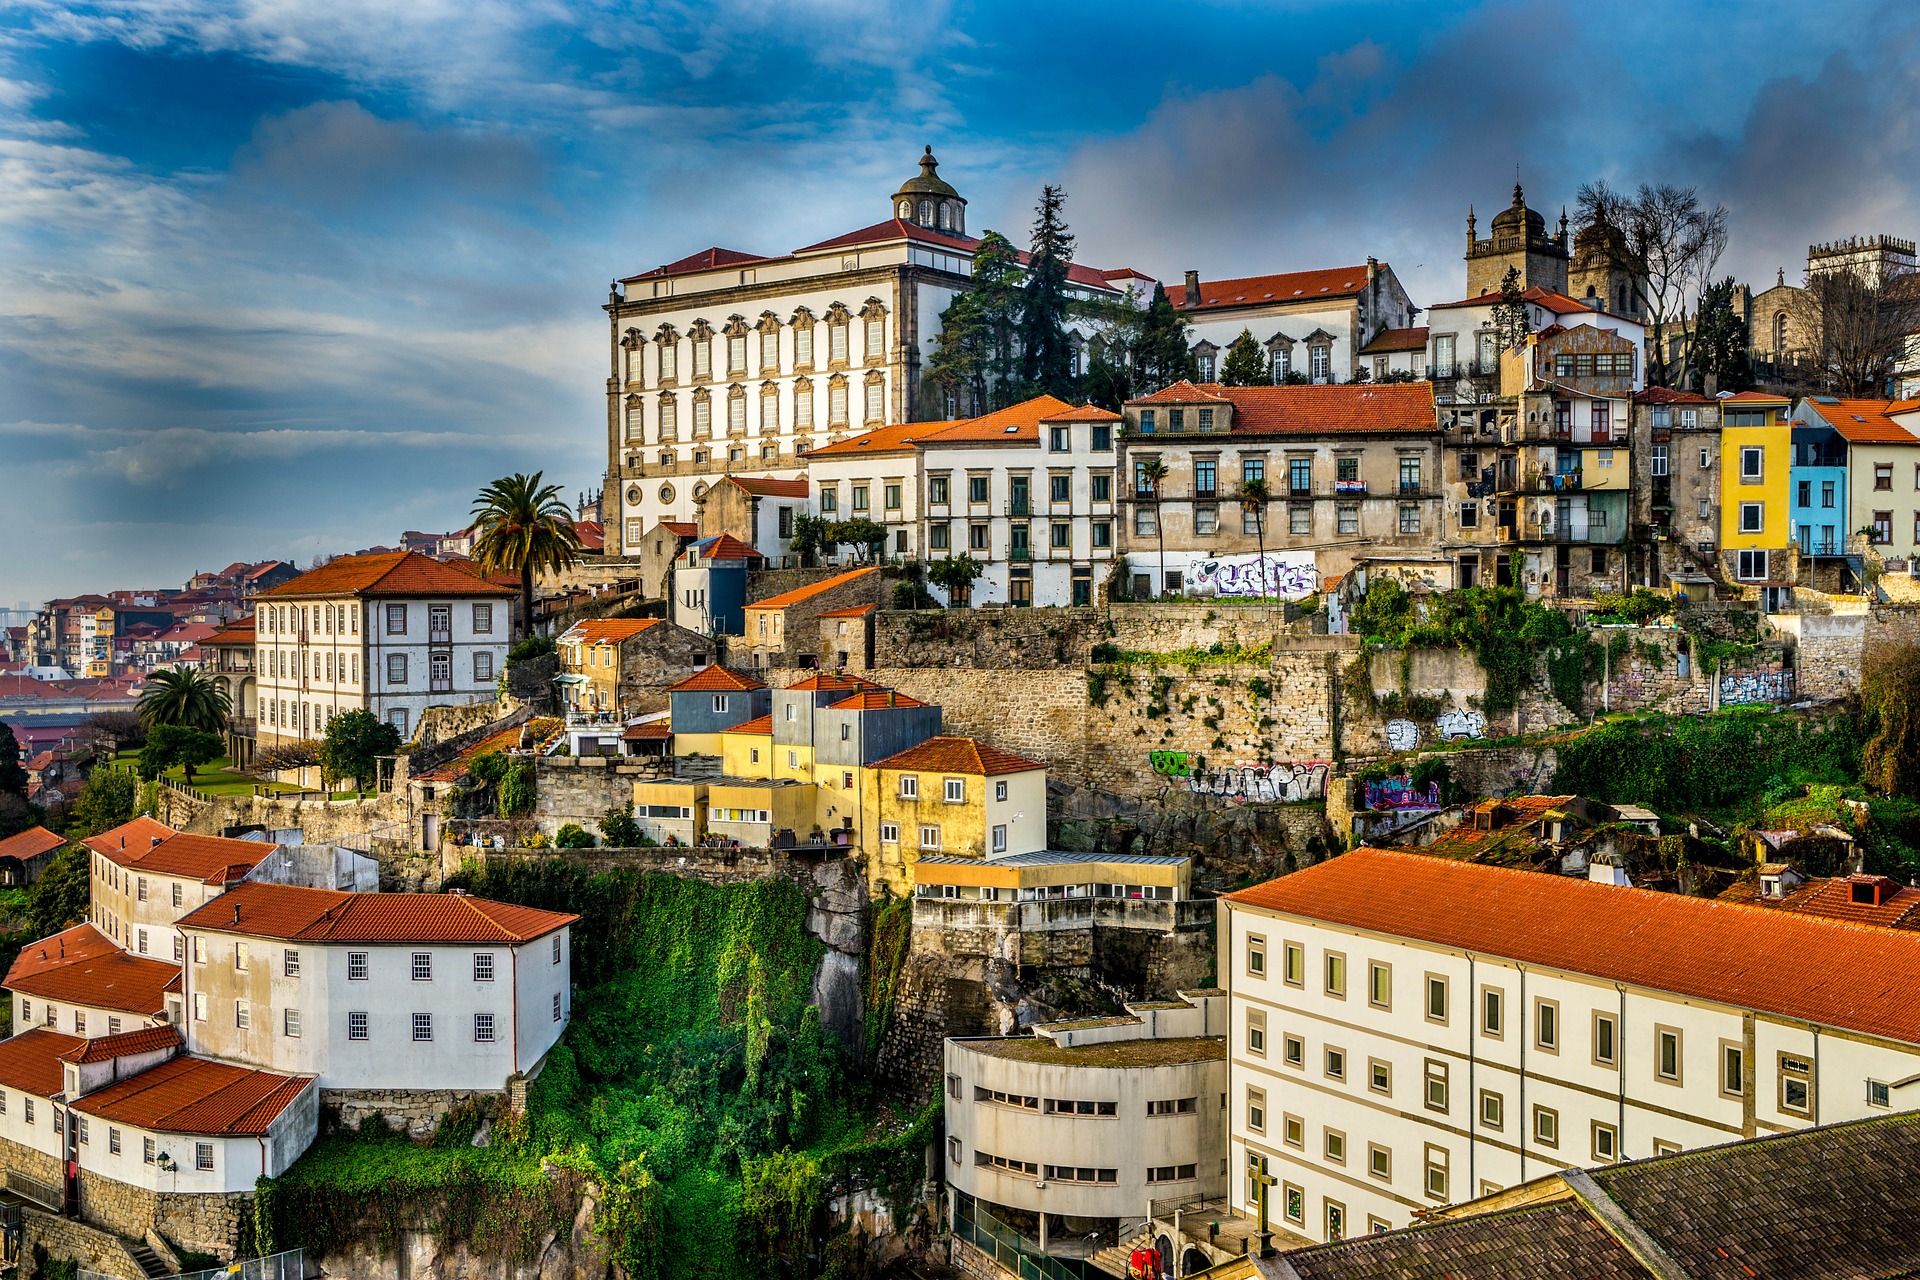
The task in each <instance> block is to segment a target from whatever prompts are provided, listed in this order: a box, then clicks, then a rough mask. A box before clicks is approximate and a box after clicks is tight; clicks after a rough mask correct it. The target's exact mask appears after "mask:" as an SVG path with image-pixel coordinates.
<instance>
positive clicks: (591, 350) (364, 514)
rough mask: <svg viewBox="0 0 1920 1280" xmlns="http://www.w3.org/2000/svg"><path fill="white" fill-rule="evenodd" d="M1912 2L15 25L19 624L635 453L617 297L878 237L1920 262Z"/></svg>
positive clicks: (7, 30)
mask: <svg viewBox="0 0 1920 1280" xmlns="http://www.w3.org/2000/svg"><path fill="white" fill-rule="evenodd" d="M1917 42H1920V16H1916V14H1915V13H1914V10H1913V6H1911V5H1902V4H1871V3H1854V4H1849V3H1827V4H1822V5H1805V4H1787V3H1781V2H1777V0H1749V2H1747V3H1719V2H1717V0H1716V2H1712V3H1704V2H1703V3H1690V2H1688V0H1670V2H1668V3H1660V4H1654V3H1639V2H1634V3H1625V2H1620V0H1614V2H1611V3H1609V2H1608V0H1589V2H1587V3H1580V4H1561V3H1445V2H1443V0H1429V2H1427V3H1418V4H1416V3H1400V2H1398V0H1380V2H1378V3H1357V2H1356V3H1307V2H1305V0H1297V2H1292V3H1289V2H1285V0H1280V2H1273V3H1255V2H1253V0H1190V2H1189V3H1187V4H1184V5H1180V6H1171V5H1159V4H1130V3H1126V2H1125V0H1108V2H1107V3H1101V4H1072V3H1059V4H1054V5H1050V6H1036V5H1033V4H1031V3H1020V4H1015V3H992V2H978V3H955V2H948V3H942V2H940V0H932V2H923V3H906V4H897V5H895V4H875V3H861V2H860V0H783V2H782V3H778V4H767V3H765V2H764V0H754V2H751V3H748V2H745V0H722V2H720V3H710V4H693V3H686V2H684V0H655V2H654V3H647V4H635V5H623V4H618V3H612V2H607V3H569V2H568V0H511V2H503V0H253V2H251V3H227V4H220V3H212V2H210V0H124V2H117V3H116V2H107V3H97V4H87V5H57V4H50V3H41V2H39V0H9V3H7V4H4V5H0V477H4V487H0V494H3V495H4V509H5V510H6V512H7V517H8V518H7V520H6V525H7V527H8V530H9V532H10V534H11V539H10V541H11V543H12V546H13V548H14V549H15V550H14V554H11V555H9V556H7V557H5V559H4V561H0V605H12V604H14V603H15V602H17V601H20V600H35V601H37V600H40V599H42V598H44V597H46V596H49V595H53V594H64V593H70V592H75V591H80V590H99V589H105V588H109V587H118V586H141V585H166V584H174V585H177V584H179V583H180V582H182V581H184V579H185V578H186V577H187V576H188V575H189V574H190V573H192V572H193V571H195V570H196V569H200V568H204V567H214V566H218V565H223V564H225V563H227V562H229V561H231V560H234V559H239V558H259V557H265V556H281V557H288V558H297V559H299V560H300V562H301V563H303V564H304V563H305V562H306V561H307V560H308V559H310V558H311V557H312V556H314V555H316V554H320V553H329V552H339V551H344V550H352V549H355V548H357V547H361V546H366V545H369V544H373V543H385V542H392V541H394V540H395V539H396V538H397V537H398V534H399V532H400V531H401V530H402V529H404V528H449V527H456V526H458V525H460V524H462V523H464V514H465V511H466V507H467V504H468V501H469V499H470V496H471V494H472V492H473V490H474V489H475V488H476V487H477V486H478V485H479V484H480V483H482V482H484V481H485V480H487V479H490V478H492V477H493V476H496V475H499V474H501V473H502V472H505V471H508V470H531V469H535V468H544V469H545V470H546V471H547V473H548V474H549V476H550V477H552V478H554V479H557V480H559V481H560V482H561V483H563V484H564V485H565V486H566V487H567V490H568V491H569V493H571V492H573V491H575V490H579V489H583V488H590V487H592V486H593V485H595V484H596V483H597V482H598V479H599V469H600V466H601V462H602V460H603V458H604V445H603V425H602V424H603V422H604V413H605V411H604V400H603V398H602V391H601V387H602V385H603V379H604V378H605V367H604V348H605V330H604V328H603V325H604V320H603V317H602V316H601V313H600V312H599V310H598V306H599V304H600V302H601V301H602V300H603V299H604V297H605V293H606V286H607V282H608V281H609V280H610V279H612V278H614V277H616V276H621V275H629V274H632V273H634V272H636V271H640V270H644V269H646V268H648V267H651V266H654V265H656V264H658V263H660V262H664V261H669V260H671V259H673V258H677V257H680V256H681V255H683V254H685V253H688V252H691V251H693V250H696V249H699V248H703V247H705V246H707V245H709V244H714V243H719V244H723V245H728V246H730V247H737V248H743V249H751V250H760V251H767V252H777V251H781V250H786V249H791V248H793V247H795V246H798V245H801V244H805V243H808V242H810V241H813V240H817V239H821V238H824V237H826V236H829V235H832V234H835V233H837V232H840V231H843V230H848V229H851V228H853V227H857V226H863V225H865V224H866V223H868V222H871V221H875V220H877V219H878V218H880V217H881V216H883V214H884V209H885V204H884V201H885V197H886V195H887V194H888V193H889V192H891V191H892V190H893V188H894V187H895V186H897V185H898V183H899V182H900V180H901V179H902V178H904V177H906V176H908V175H910V174H911V173H912V172H913V171H914V160H915V158H916V157H917V155H918V154H919V151H920V148H921V147H922V146H923V145H925V144H927V143H931V144H933V146H934V148H935V150H936V151H937V153H938V154H939V155H940V157H941V160H942V162H943V163H942V173H943V175H944V176H946V177H947V178H949V179H950V180H951V181H953V182H954V183H955V184H956V185H957V186H958V187H959V188H960V189H961V191H962V193H963V194H965V195H966V196H967V197H968V200H969V217H970V221H971V225H972V226H973V227H974V228H976V229H978V228H982V227H994V228H999V229H1004V230H1006V231H1008V232H1010V233H1012V234H1014V235H1015V237H1016V238H1023V236H1024V229H1025V227H1026V225H1027V223H1028V221H1029V216H1030V215H1029V212H1028V211H1029V209H1030V207H1031V205H1032V202H1033V200H1034V197H1035V196H1036V195H1037V193H1038V190H1039V187H1040V185H1041V184H1042V183H1043V182H1047V181H1058V182H1061V183H1063V184H1064V185H1065V186H1066V188H1067V192H1068V206H1067V210H1068V215H1069V220H1070V221H1071V223H1072V225H1073V228H1074V230H1075V232H1076V233H1077V234H1078V236H1079V240H1080V246H1081V255H1080V256H1081V257H1082V258H1084V259H1085V260H1087V261H1090V262H1094V263H1096V264H1099V265H1122V264H1125V265H1132V266H1136V267H1139V268H1142V269H1145V270H1148V271H1151V272H1154V273H1156V274H1160V275H1162V276H1164V277H1170V278H1177V276H1178V274H1179V273H1180V272H1181V271H1183V270H1185V269H1187V268H1190V267H1191V268H1198V269H1200V270H1201V271H1202V272H1204V273H1206V274H1208V275H1233V274H1252V273H1257V272H1264V271H1280V270H1291V269H1298V268H1307V267H1314V266H1327V265H1339V264H1345V263H1351V262H1357V261H1359V260H1360V259H1362V258H1364V257H1366V256H1367V255H1369V254H1372V255H1374V256H1376V257H1379V258H1381V259H1383V260H1386V261H1389V262H1391V263H1392V264H1393V266H1394V267H1395V269H1396V270H1397V271H1398V272H1399V274H1400V277H1401V279H1402V280H1403V281H1404V282H1405V283H1406V284H1407V286H1408V288H1409V290H1410V291H1411V292H1412V293H1413V295H1414V300H1415V301H1416V302H1418V303H1423V304H1424V303H1431V302H1437V301H1444V300H1446V299H1447V298H1450V297H1453V296H1457V295H1458V294H1459V292H1460V288H1461V280H1462V275H1461V267H1460V261H1459V257H1460V250H1461V245H1462V238H1463V225H1462V219H1463V216H1464V213H1465V210H1466V206H1467V204H1468V203H1469V202H1473V203H1475V204H1476V205H1477V206H1478V207H1479V209H1480V211H1481V213H1482V215H1483V217H1484V216H1485V215H1487V214H1490V213H1491V212H1493V211H1494V210H1496V209H1497V208H1498V207H1500V206H1501V205H1502V204H1504V203H1505V201H1506V199H1507V196H1508V192H1509V190H1510V188H1511V185H1512V181H1513V174H1514V167H1515V165H1516V164H1517V165H1519V166H1520V172H1521V176H1522V178H1523V179H1524V181H1525V182H1526V185H1527V190H1528V194H1529V198H1530V200H1531V202H1532V203H1533V204H1534V205H1535V207H1537V208H1540V209H1541V210H1542V211H1543V212H1546V213H1548V215H1549V217H1552V216H1555V215H1556V214H1557V212H1558V209H1559V207H1560V206H1561V204H1563V203H1567V204H1570V203H1571V202H1572V200H1573V194H1574V190H1575V188H1576V187H1577V186H1578V184H1579V183H1580V182H1581V181H1583V180H1586V179H1590V178H1594V177H1606V178H1608V179H1609V180H1611V181H1613V182H1614V183H1616V184H1629V185H1630V184H1633V183H1636V182H1638V181H1641V180H1643V179H1653V180H1666V181H1675V182H1681V183H1685V184H1691V185H1697V186H1699V187H1700V188H1701V190H1702V192H1703V194H1705V195H1707V196H1709V197H1710V198H1712V199H1716V200H1719V201H1723V202H1725V203H1726V204H1727V205H1728V206H1729V207H1730V209H1731V210H1732V213H1733V243H1732V246H1731V248H1730V249H1729V252H1728V255H1727V258H1726V266H1727V267H1728V268H1729V269H1730V270H1731V271H1733V272H1734V273H1735V274H1738V275H1740V276H1742V277H1743V278H1747V279H1751V280H1755V281H1757V282H1759V283H1762V284H1766V283H1771V282H1772V278H1773V273H1774V270H1775V269H1776V268H1778V267H1784V268H1785V269H1786V270H1787V272H1788V274H1789V276H1790V277H1791V276H1793V275H1795V274H1796V273H1797V271H1798V269H1799V267H1800V265H1801V264H1802V263H1803V262H1804V259H1805V253H1806V245H1807V244H1808V243H1809V242H1810V241H1814V240H1821V239H1829V238H1832V237H1835V236H1840V235H1846V234H1854V233H1869V232H1888V233H1892V234H1898V235H1903V236H1908V237H1913V236H1915V234H1916V232H1917V231H1920V226H1917V225H1916V224H1917V223H1920V216H1916V214H1917V212H1920V193H1917V192H1916V183H1920V131H1917V127H1916V124H1915V122H1916V121H1920V73H1916V67H1920V58H1916V57H1915V54H1916V51H1917V50H1916V43H1917Z"/></svg>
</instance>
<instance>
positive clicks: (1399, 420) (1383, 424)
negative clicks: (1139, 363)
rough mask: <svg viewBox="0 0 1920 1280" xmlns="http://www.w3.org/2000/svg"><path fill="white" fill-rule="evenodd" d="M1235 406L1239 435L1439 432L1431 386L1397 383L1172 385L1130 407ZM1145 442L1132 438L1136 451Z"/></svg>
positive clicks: (1235, 431)
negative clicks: (1216, 404) (1208, 404)
mask: <svg viewBox="0 0 1920 1280" xmlns="http://www.w3.org/2000/svg"><path fill="white" fill-rule="evenodd" d="M1221 401H1225V402H1227V403H1230V404H1232V405H1233V432H1232V434H1233V435H1235V436H1241V435H1300V436H1319V435H1405V434H1410V433H1414V432H1424V431H1436V430H1438V429H1439V427H1438V422H1437V419H1436V417H1435V414H1434V408H1433V384H1432V383H1428V382H1400V383H1381V384H1368V383H1360V384H1358V385H1355V384H1351V383H1349V384H1346V385H1342V386H1327V387H1312V386H1309V387H1222V386H1215V385H1213V384H1212V383H1208V384H1205V385H1203V386H1193V385H1192V384H1190V383H1175V384H1174V385H1173V386H1171V387H1168V388H1166V390H1164V391H1160V392H1157V393H1155V394H1154V395H1152V396H1149V397H1147V398H1146V399H1145V400H1135V401H1129V402H1128V403H1130V404H1180V403H1185V404H1205V403H1209V402H1211V403H1219V402H1221ZM1146 441H1147V437H1145V436H1144V435H1142V436H1138V437H1136V438H1135V440H1134V443H1135V444H1136V445H1138V444H1142V443H1144V442H1146Z"/></svg>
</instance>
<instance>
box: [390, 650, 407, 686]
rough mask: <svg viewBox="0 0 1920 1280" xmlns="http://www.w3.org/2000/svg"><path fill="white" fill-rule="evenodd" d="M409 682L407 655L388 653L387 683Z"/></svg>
mask: <svg viewBox="0 0 1920 1280" xmlns="http://www.w3.org/2000/svg"><path fill="white" fill-rule="evenodd" d="M406 682H407V655H406V654H404V653H390V654H388V655H387V683H388V684H405V683H406Z"/></svg>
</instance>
